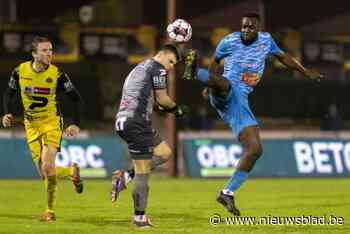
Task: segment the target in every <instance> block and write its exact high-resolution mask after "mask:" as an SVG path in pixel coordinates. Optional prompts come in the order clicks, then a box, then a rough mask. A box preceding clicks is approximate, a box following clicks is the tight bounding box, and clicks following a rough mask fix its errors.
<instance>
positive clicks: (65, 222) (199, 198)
mask: <svg viewBox="0 0 350 234" xmlns="http://www.w3.org/2000/svg"><path fill="white" fill-rule="evenodd" d="M59 182H60V183H59V190H58V200H57V208H56V217H57V221H56V222H53V223H43V222H40V221H39V218H40V215H41V213H42V212H43V210H44V208H45V202H44V201H45V193H44V191H43V185H42V183H41V181H39V180H0V233H6V234H11V233H16V234H17V233H21V234H23V233H36V234H38V233H43V234H44V233H45V234H47V233H57V234H59V233H62V234H63V233H64V234H69V233H74V234H80V233H94V234H99V233H101V234H108V233H140V232H142V233H200V234H206V233H220V234H221V233H303V234H304V233H350V225H349V222H350V200H349V194H350V193H349V192H350V186H349V184H350V183H349V182H350V181H349V179H250V180H248V182H247V183H246V184H245V185H244V186H243V187H242V189H241V190H240V191H239V193H238V194H237V196H236V197H237V198H236V202H237V204H238V207H239V208H240V209H241V212H242V215H243V216H256V217H263V216H283V217H286V216H302V215H304V216H308V215H312V216H314V217H316V216H324V215H325V216H326V221H327V217H328V216H330V215H334V216H337V217H343V218H344V221H345V224H344V225H324V226H322V225H299V226H298V225H226V224H224V223H221V224H219V225H217V226H215V227H214V226H211V225H210V224H209V217H210V216H212V215H213V214H219V215H221V216H222V217H223V218H224V217H228V216H229V214H228V213H227V212H226V210H224V209H223V208H222V207H221V205H219V204H218V203H217V202H215V197H216V195H217V192H218V191H219V189H220V188H222V187H223V186H224V185H225V182H226V180H191V179H166V178H157V177H153V178H152V180H151V190H150V196H149V206H148V210H147V213H148V214H149V216H150V217H151V220H152V222H153V224H154V225H155V226H156V227H155V228H152V229H148V230H138V229H136V228H134V227H133V226H132V225H131V218H132V213H133V209H132V200H131V190H132V189H131V186H129V188H128V190H126V191H123V192H122V194H121V197H120V198H119V199H120V200H118V204H116V205H114V204H112V203H111V202H110V201H109V191H110V187H111V186H110V181H107V180H87V181H85V189H84V193H83V194H81V195H80V194H76V193H74V191H73V189H72V185H71V183H70V182H69V181H59Z"/></svg>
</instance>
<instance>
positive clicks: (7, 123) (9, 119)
mask: <svg viewBox="0 0 350 234" xmlns="http://www.w3.org/2000/svg"><path fill="white" fill-rule="evenodd" d="M13 122H14V118H13V116H12V114H5V115H4V116H3V117H2V125H3V126H4V127H5V128H8V127H11V126H12V124H13Z"/></svg>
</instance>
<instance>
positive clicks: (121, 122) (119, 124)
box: [115, 116, 126, 131]
mask: <svg viewBox="0 0 350 234" xmlns="http://www.w3.org/2000/svg"><path fill="white" fill-rule="evenodd" d="M125 121H126V117H125V116H123V117H120V118H118V119H117V121H116V122H115V129H116V130H117V131H123V130H124V123H125Z"/></svg>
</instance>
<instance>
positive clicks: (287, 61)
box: [276, 53, 323, 79]
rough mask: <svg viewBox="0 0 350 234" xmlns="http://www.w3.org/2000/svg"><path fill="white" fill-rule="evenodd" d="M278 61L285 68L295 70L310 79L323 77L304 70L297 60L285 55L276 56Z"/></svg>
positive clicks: (314, 72)
mask: <svg viewBox="0 0 350 234" xmlns="http://www.w3.org/2000/svg"><path fill="white" fill-rule="evenodd" d="M276 57H277V58H278V60H279V61H280V62H281V63H283V64H284V65H285V66H286V67H288V68H290V69H293V70H297V71H299V72H300V73H302V74H303V75H304V76H306V77H309V78H310V79H322V78H323V75H322V74H320V73H319V72H318V71H315V70H310V69H307V68H305V67H304V66H303V65H302V64H301V63H300V62H299V61H298V60H296V59H295V58H294V57H292V56H290V55H289V54H287V53H283V54H279V55H276Z"/></svg>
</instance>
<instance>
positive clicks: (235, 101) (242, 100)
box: [209, 83, 258, 137]
mask: <svg viewBox="0 0 350 234" xmlns="http://www.w3.org/2000/svg"><path fill="white" fill-rule="evenodd" d="M248 94H249V93H245V92H242V91H241V90H240V89H239V87H237V86H234V85H232V83H231V89H230V92H229V94H228V95H227V97H226V98H220V97H217V96H214V95H212V94H211V93H210V95H209V102H210V104H211V106H213V107H214V108H215V109H216V111H217V112H218V114H219V115H220V117H221V118H222V119H223V120H224V121H225V122H226V123H228V124H229V126H230V127H231V129H232V131H233V134H234V135H235V136H236V137H239V134H240V133H241V132H242V130H243V129H244V128H246V127H249V126H257V125H258V122H257V121H256V119H255V117H254V114H253V112H252V111H251V110H250V107H249V103H248Z"/></svg>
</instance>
